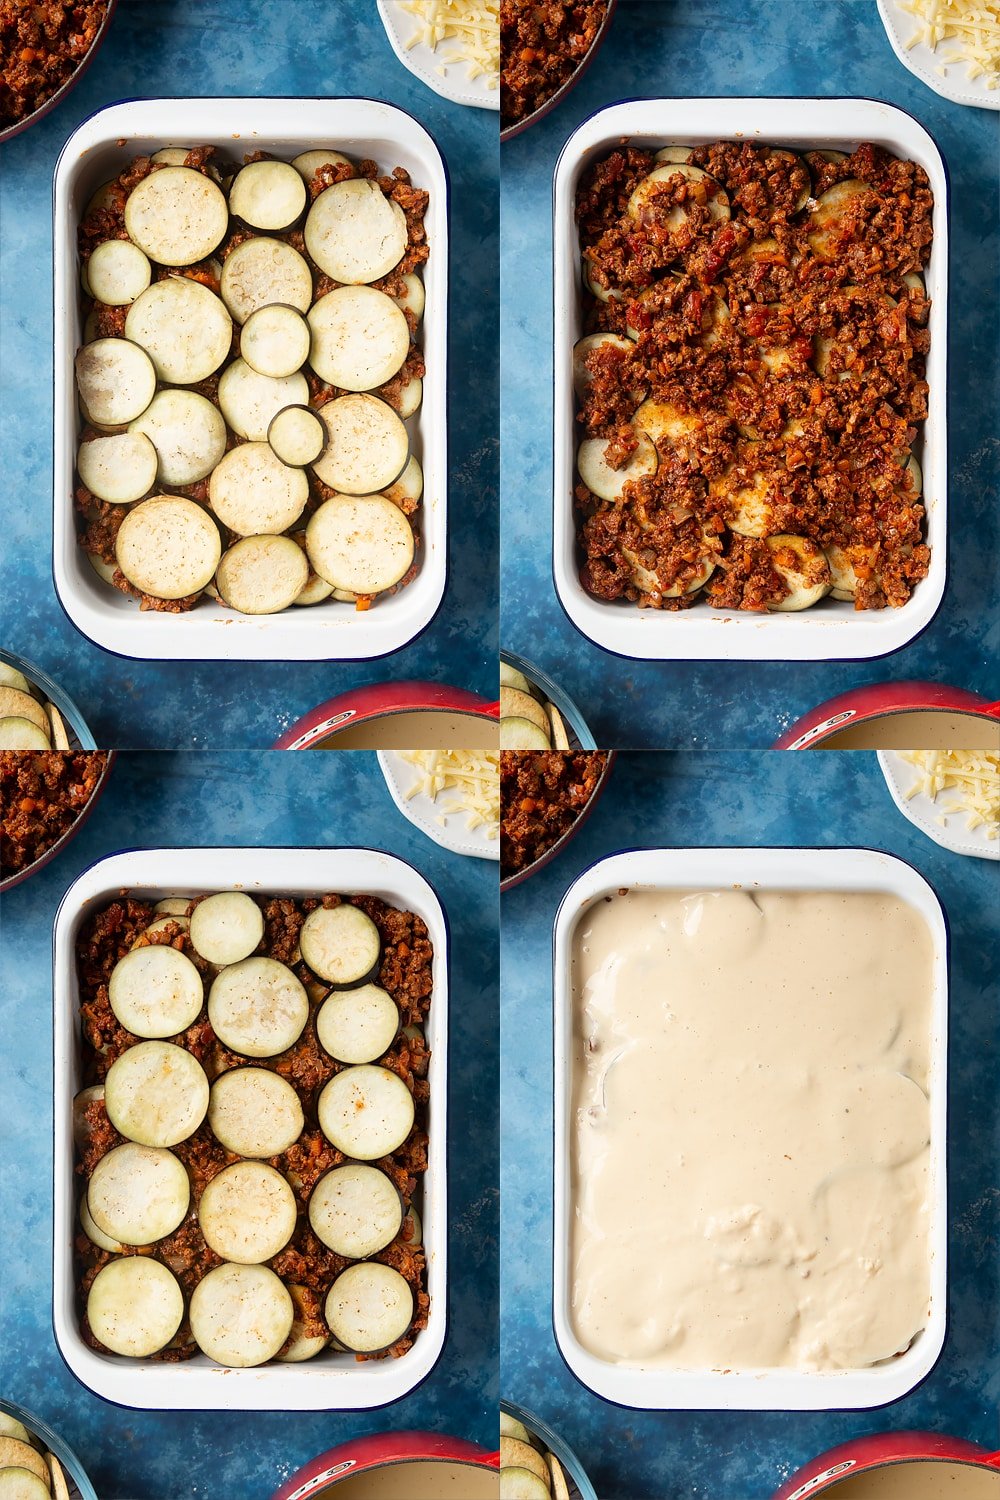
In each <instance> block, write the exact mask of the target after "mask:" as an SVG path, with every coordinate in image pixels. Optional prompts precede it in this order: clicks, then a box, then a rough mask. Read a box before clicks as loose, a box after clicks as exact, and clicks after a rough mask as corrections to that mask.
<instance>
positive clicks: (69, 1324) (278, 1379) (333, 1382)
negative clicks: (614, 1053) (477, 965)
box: [52, 849, 448, 1411]
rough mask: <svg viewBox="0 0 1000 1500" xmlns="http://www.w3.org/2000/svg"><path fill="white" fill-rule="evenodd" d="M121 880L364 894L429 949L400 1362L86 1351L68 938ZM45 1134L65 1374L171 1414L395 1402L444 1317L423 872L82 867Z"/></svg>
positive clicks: (139, 855) (285, 863) (426, 1358)
mask: <svg viewBox="0 0 1000 1500" xmlns="http://www.w3.org/2000/svg"><path fill="white" fill-rule="evenodd" d="M124 889H127V890H128V891H129V892H130V893H131V894H132V895H134V896H136V897H138V898H140V899H143V900H147V899H148V900H150V901H158V900H159V899H160V898H161V897H163V896H166V895H187V896H194V895H201V894H203V893H205V892H212V891H219V890H223V891H225V890H246V891H253V892H257V891H259V892H262V893H264V894H267V895H287V896H308V895H319V894H322V893H325V892H327V891H341V892H364V893H366V894H369V895H375V896H381V897H382V898H383V899H384V900H385V901H389V902H391V903H392V904H393V905H395V906H398V907H401V908H404V909H405V910H407V911H413V912H416V913H417V914H418V915H419V916H421V917H423V919H424V921H425V922H426V923H427V927H428V930H429V933H430V938H431V942H432V943H433V945H434V968H433V979H434V991H433V997H432V1001H431V1007H430V1010H429V1011H428V1014H427V1023H426V1027H425V1030H426V1035H427V1044H428V1046H429V1048H430V1050H431V1063H430V1070H429V1073H428V1078H429V1081H430V1096H431V1097H430V1107H429V1112H428V1137H429V1142H430V1145H429V1159H428V1168H427V1172H426V1174H425V1176H424V1179H423V1185H422V1199H421V1200H420V1201H419V1204H418V1206H419V1208H420V1213H421V1218H422V1221H423V1237H424V1247H425V1251H426V1256H427V1290H428V1292H429V1294H430V1301H431V1305H430V1319H429V1322H428V1324H427V1327H426V1328H424V1329H423V1330H422V1331H421V1332H420V1333H419V1334H418V1335H417V1336H416V1338H415V1340H414V1343H413V1347H412V1349H410V1350H409V1351H408V1353H406V1354H405V1355H404V1356H403V1357H402V1358H401V1359H384V1360H367V1361H365V1362H363V1363H360V1364H359V1363H358V1362H357V1361H356V1360H355V1359H354V1356H353V1355H350V1354H337V1355H334V1354H330V1353H326V1354H323V1355H319V1356H318V1357H317V1358H316V1359H313V1360H306V1361H305V1362H304V1363H302V1364H268V1365H260V1366H258V1367H256V1368H253V1369H240V1370H236V1369H224V1368H223V1367H222V1366H220V1365H217V1364H215V1363H213V1361H212V1360H210V1359H208V1358H207V1357H206V1356H205V1355H204V1354H198V1355H196V1356H195V1357H194V1358H193V1359H190V1360H185V1361H181V1362H180V1363H179V1364H159V1363H157V1362H156V1361H154V1360H141V1359H125V1358H122V1357H121V1356H120V1355H114V1354H98V1353H97V1352H96V1351H95V1350H93V1349H89V1348H88V1347H87V1345H86V1344H85V1343H84V1341H83V1339H82V1337H81V1335H80V1324H79V1315H78V1313H77V1309H76V1293H75V1286H74V1280H75V1278H74V1270H73V1236H74V1233H75V1226H76V1198H77V1190H78V1187H79V1182H78V1179H76V1177H75V1175H74V1171H73V1162H74V1153H73V1122H72V1105H73V1096H74V1095H75V1094H76V1093H77V1092H78V1091H79V1090H80V1089H81V1088H82V1087H83V1082H82V1061H83V1059H82V1045H81V1035H80V1022H79V1004H80V996H79V986H78V983H77V974H76V956H75V952H74V945H75V941H76V935H77V933H78V931H79V929H80V927H81V926H82V924H83V922H84V921H85V920H86V918H87V917H88V916H89V915H90V913H91V912H92V911H93V910H94V909H95V908H97V907H100V906H102V905H104V904H105V903H107V902H109V901H112V900H113V899H114V898H115V897H117V896H118V895H119V894H120V892H121V891H122V890H124ZM53 1001H54V1063H55V1067H54V1072H55V1081H54V1086H55V1140H54V1150H53V1160H54V1193H53V1220H54V1222H53V1253H52V1274H53V1286H52V1320H53V1327H54V1329H55V1336H56V1343H57V1344H58V1346H59V1350H60V1353H61V1354H62V1356H63V1359H64V1360H65V1361H66V1363H67V1364H68V1365H69V1368H70V1369H71V1370H72V1372H73V1374H74V1375H75V1376H76V1377H77V1379H79V1380H81V1381H82V1382H83V1384H84V1385H85V1386H87V1387H88V1388H89V1389H90V1390H92V1391H95V1392H96V1393H97V1395H99V1396H103V1397H104V1398H105V1400H108V1401H117V1402H119V1403H120V1404H121V1405H122V1406H134V1407H140V1408H144V1409H149V1410H177V1411H192V1410H198V1411H215V1410H222V1409H228V1410H234V1411H357V1410H362V1409H366V1408H368V1407H373V1406H383V1405H384V1404H385V1403H386V1402H388V1401H397V1400H398V1399H399V1398H400V1397H401V1396H405V1395H406V1393H407V1392H408V1391H411V1390H412V1389H413V1388H414V1386H416V1385H418V1384H419V1383H420V1381H421V1380H423V1379H424V1377H425V1376H426V1375H428V1374H429V1373H430V1371H431V1369H432V1368H433V1366H434V1364H435V1363H436V1361H437V1358H438V1355H439V1354H440V1353H441V1350H442V1348H443V1346H444V1336H445V1323H446V1319H447V1308H446V1302H447V1247H448V1222H447V1216H448V1208H447V1189H446V1162H447V1151H446V1130H447V1102H448V925H447V919H446V917H445V913H444V910H443V909H442V906H441V903H440V902H439V900H438V898H437V896H436V895H435V893H434V891H433V889H432V887H431V886H430V885H429V884H428V882H427V881H426V880H425V879H424V877H423V876H422V875H420V874H418V872H417V871H416V870H415V869H414V868H413V867H412V866H411V865H409V864H407V863H406V862H405V861H404V860H402V859H397V858H396V856H395V855H392V854H383V853H382V852H380V851H378V850H375V849H132V850H127V851H126V852H125V853H123V854H114V855H112V856H111V857H110V858H109V859H102V860H100V861H98V863H97V864H95V865H91V867H90V869H89V870H85V871H84V872H83V874H82V875H81V876H80V877H79V878H78V879H77V880H75V881H74V882H73V884H72V885H71V886H70V888H69V890H68V891H67V892H66V894H65V896H64V897H63V899H62V903H61V905H60V907H59V911H58V913H57V915H56V921H55V930H54V934H53Z"/></svg>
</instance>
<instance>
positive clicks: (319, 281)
mask: <svg viewBox="0 0 1000 1500" xmlns="http://www.w3.org/2000/svg"><path fill="white" fill-rule="evenodd" d="M0 4H2V0H0ZM265 156H266V153H265V152H263V151H252V152H248V153H247V154H246V155H245V156H244V157H243V161H242V162H241V163H240V165H242V164H243V163H245V162H251V161H260V160H262V159H264V157H265ZM184 164H185V166H188V167H192V168H193V169H194V170H195V171H199V172H203V173H205V174H206V175H210V174H211V172H212V171H213V170H216V171H218V170H220V169H225V170H228V167H227V166H226V163H224V162H223V161H221V159H219V156H218V152H217V149H216V147H215V146H194V147H192V149H191V150H190V151H189V152H188V154H187V156H186V158H185V163H184ZM161 165H162V164H161V163H158V162H154V161H151V160H150V158H149V157H148V156H137V157H135V158H133V160H132V161H131V162H130V163H129V165H128V166H127V167H126V168H125V169H124V170H123V171H122V172H120V173H119V175H118V176H117V177H116V178H115V179H114V182H113V183H112V185H111V186H110V189H109V201H108V203H107V204H106V206H105V207H103V208H95V209H93V210H92V211H91V212H90V213H89V214H87V215H86V216H85V218H84V219H83V220H82V222H81V223H80V226H79V228H78V230H77V245H78V249H79V254H80V260H81V263H82V264H83V265H84V266H85V265H86V263H87V261H88V260H89V259H90V257H91V255H92V254H93V252H94V250H95V249H96V247H97V246H98V245H99V244H101V243H102V241H104V240H116V239H117V240H127V239H128V232H127V230H126V228H125V203H126V200H127V199H128V195H129V193H130V192H131V191H132V189H133V188H134V187H135V186H136V185H137V184H138V183H140V182H141V181H142V180H143V178H144V177H148V176H149V174H150V173H151V172H156V171H159V170H160V167H161ZM352 176H358V177H364V178H367V179H368V181H370V182H377V183H378V185H379V187H380V189H381V190H382V192H383V193H384V194H385V196H386V197H387V198H392V199H393V200H394V202H396V203H398V204H399V206H400V208H401V209H402V210H403V214H404V216H405V218H406V229H407V245H406V250H405V252H404V254H403V258H402V260H401V261H400V262H399V265H398V266H396V267H395V268H394V269H393V270H392V271H390V272H389V274H388V275H387V276H383V277H382V278H381V280H379V281H373V282H372V286H374V287H376V288H377V289H378V290H379V291H381V292H385V293H386V295H387V296H390V297H398V296H401V295H402V294H403V291H404V290H405V289H404V286H403V278H404V276H406V275H407V274H408V273H409V272H411V271H415V270H417V269H419V267H420V266H422V265H423V263H424V262H425V261H426V260H427V258H428V253H429V252H428V247H427V233H426V229H425V227H424V218H425V216H426V213H427V205H428V203H429V201H430V195H429V194H428V193H427V192H425V191H424V190H423V189H422V188H415V187H414V186H413V184H412V183H411V182H410V176H409V173H408V172H407V171H406V170H405V168H403V167H394V168H393V170H392V172H391V173H388V174H386V173H383V172H382V171H381V169H380V168H379V166H378V163H377V162H374V161H371V160H368V159H365V160H364V161H360V162H358V163H357V164H356V166H355V167H354V168H351V167H350V166H346V165H344V164H336V165H330V166H326V167H322V168H321V169H320V171H319V172H318V173H317V174H316V177H315V179H314V180H313V181H312V182H311V183H310V184H309V192H310V194H311V197H312V198H316V197H318V195H319V193H320V192H322V190H323V189H324V188H327V187H332V186H333V185H334V184H335V183H337V182H342V181H344V180H345V179H346V178H348V177H352ZM254 237H255V235H254V231H253V230H251V229H247V228H246V227H245V226H243V225H241V224H238V223H237V222H236V221H235V220H234V221H231V223H230V230H229V233H228V235H227V236H226V238H225V239H224V240H223V242H222V244H221V245H220V247H219V249H218V250H217V251H216V252H215V254H214V255H213V256H212V257H210V258H209V259H208V260H207V261H202V262H199V263H198V264H197V265H193V266H183V267H167V266H155V265H154V267H153V280H154V281H162V280H164V279H165V278H167V277H170V276H178V275H179V276H187V277H189V278H190V279H191V280H192V281H200V282H201V283H202V284H203V285H204V286H207V287H208V288H209V290H210V291H212V292H215V293H216V294H218V291H219V277H218V269H219V263H221V262H224V261H225V260H226V258H227V256H229V255H231V254H232V252H233V251H234V250H235V249H236V247H237V246H238V245H241V244H243V242H244V241H245V240H248V239H253V238H254ZM267 237H268V238H270V239H276V240H285V241H286V242H287V243H288V244H289V245H291V246H292V247H293V248H294V249H295V250H297V251H298V252H299V254H300V255H301V256H302V257H303V259H304V260H305V261H306V263H307V264H308V266H309V269H310V271H311V272H312V277H313V304H314V305H315V303H317V302H318V301H319V299H320V298H321V297H324V296H325V295H326V294H327V292H330V291H333V289H334V288H335V287H336V286H338V285H339V284H340V283H339V282H336V281H333V280H332V279H331V278H330V277H329V276H326V275H324V273H323V272H322V271H320V269H319V267H318V266H317V265H316V264H315V262H314V261H313V260H312V258H311V256H310V255H309V253H308V251H307V250H306V247H305V240H304V237H303V233H302V229H301V228H296V229H290V230H288V231H286V232H285V233H277V232H272V231H268V236H267ZM127 313H128V308H127V307H106V306H105V305H104V304H103V303H100V302H95V301H93V300H92V299H91V298H87V297H85V298H84V302H83V315H84V318H86V317H88V316H89V315H90V314H93V315H94V319H95V322H94V335H93V336H94V337H95V338H123V337H124V335H125V318H126V316H127ZM406 319H407V322H408V324H409V327H410V351H409V354H408V355H407V358H406V361H405V363H404V365H403V368H402V370H401V371H400V372H399V374H398V375H396V376H395V377H394V379H393V380H391V381H389V382H388V384H387V385H384V386H381V387H380V388H378V389H377V390H376V391H375V392H374V393H373V394H375V395H377V396H381V397H382V399H383V400H385V401H387V402H388V403H389V405H390V406H392V407H394V408H396V409H397V410H398V407H399V398H400V394H401V392H402V388H403V385H404V384H405V382H406V381H407V380H409V379H413V378H420V379H423V377H424V374H425V373H426V369H425V364H424V356H423V351H422V350H421V349H420V347H419V346H418V345H417V344H416V342H415V339H416V333H417V326H418V325H417V319H416V318H415V317H414V316H413V315H412V313H409V312H408V313H407V314H406ZM239 338H240V330H239V328H238V327H237V325H236V324H235V323H234V324H233V346H232V351H231V356H230V357H232V358H235V357H236V356H237V355H238V354H239ZM220 373H221V371H220V372H218V373H216V374H215V375H212V376H210V377H209V378H208V380H204V381H202V382H201V383H200V384H199V385H193V386H191V387H189V389H191V390H193V391H197V392H198V394H199V395H202V396H205V397H206V398H207V399H208V400H209V401H211V402H212V404H213V406H216V407H218V406H219V398H218V387H219V374H220ZM304 373H305V375H306V379H307V382H308V384H309V393H310V394H309V403H310V405H311V406H313V407H316V408H319V407H321V406H323V405H324V404H325V403H326V402H327V401H331V400H333V398H334V397H336V396H343V395H346V394H347V392H345V391H342V390H339V389H337V388H336V387H333V386H328V385H324V384H323V382H322V381H321V380H319V379H318V378H317V377H316V376H315V375H314V374H313V372H312V371H311V370H308V369H306V370H305V371H304ZM220 410H221V408H220ZM226 432H227V441H226V449H227V451H228V450H229V449H230V448H234V447H236V445H237V444H238V443H241V442H244V441H245V439H243V438H241V437H239V436H238V435H237V434H236V433H234V432H233V431H232V430H231V429H230V428H229V427H228V426H227V428H226ZM100 435H101V434H100V433H99V432H97V431H96V430H95V429H94V428H90V427H84V428H83V430H82V432H81V434H80V441H81V442H87V441H88V440H90V439H91V438H96V437H99V436H100ZM305 473H306V476H307V478H308V480H309V498H308V500H307V501H306V505H305V508H304V510H303V511H302V514H301V515H300V516H299V517H298V519H297V520H296V521H295V523H294V526H293V528H292V531H293V532H299V531H303V530H304V529H305V526H306V523H307V522H308V520H309V517H310V516H311V515H312V513H313V511H315V510H316V508H317V507H318V506H319V505H321V504H322V503H323V501H324V500H326V499H329V497H330V496H331V495H332V494H333V493H334V492H333V490H331V489H330V488H329V487H328V486H326V485H324V484H323V482H322V481H321V480H320V479H318V478H317V477H316V475H315V474H314V473H313V472H312V470H311V469H307V470H305ZM150 493H156V494H158V495H160V494H165V495H184V496H185V497H186V498H187V499H189V500H195V501H197V502H198V504H200V505H204V506H205V507H206V509H209V510H211V503H210V501H209V497H208V479H204V480H201V481H200V482H199V483H198V484H194V485H176V484H175V485H167V484H162V483H160V482H159V481H157V482H156V484H155V486H154V489H153V491H151V492H150ZM143 498H144V499H146V498H148V496H144V497H143ZM135 503H136V504H140V503H141V501H136V502H135ZM396 503H397V504H399V507H400V509H401V510H402V511H404V512H405V514H406V515H407V517H408V518H409V520H410V524H411V526H412V527H413V533H414V537H413V539H414V543H415V548H416V554H415V558H414V562H413V565H412V567H411V568H410V570H409V572H408V573H407V574H406V575H405V577H403V578H401V579H400V581H399V582H398V583H397V584H395V585H394V586H393V587H392V588H390V589H385V590H383V591H382V592H381V593H380V594H378V595H372V596H366V595H359V596H358V598H357V601H356V603H355V608H356V609H357V610H366V609H369V608H371V607H372V605H373V604H375V603H377V602H378V600H380V599H388V598H390V597H391V596H392V595H393V594H396V593H398V592H399V590H400V589H403V588H405V587H406V585H407V584H408V583H410V582H411V581H412V580H413V579H414V578H415V577H416V575H417V572H418V571H419V561H418V559H419V555H420V545H421V538H420V528H419V520H418V518H417V516H416V514H415V513H416V512H417V511H418V510H419V508H420V502H419V501H409V500H407V501H403V500H399V501H397V502H396ZM74 507H75V510H76V512H77V538H78V541H79V543H80V545H81V546H82V547H83V549H84V550H85V551H86V552H88V553H89V554H90V555H91V556H92V557H95V558H98V559H99V560H100V561H101V562H103V563H106V564H107V565H108V566H109V567H111V568H114V570H115V571H114V575H113V577H112V578H111V580H110V582H111V583H112V584H113V586H114V587H115V588H116V589H119V590H120V591H121V593H123V594H127V595H128V596H129V598H132V599H137V600H138V601H139V608H140V609H141V610H158V611H160V612H161V613H165V614H184V613H186V612H187V611H188V610H191V609H194V608H195V607H196V606H197V605H198V603H199V602H200V601H201V600H202V599H203V598H204V597H205V596H204V595H203V594H191V595H188V596H187V597H186V598H183V599H160V598H158V597H157V596H156V595H154V594H146V593H143V592H142V591H141V590H140V589H137V588H135V587H134V586H133V585H132V584H131V583H129V581H128V579H127V578H126V577H125V575H124V574H123V573H122V572H121V570H120V569H119V568H118V566H117V558H116V556H115V538H116V536H117V534H118V529H119V527H120V526H121V524H122V522H123V521H124V519H125V517H126V515H127V514H128V512H129V511H130V510H131V509H133V506H132V505H118V504H111V503H109V502H108V501H105V500H99V499H98V498H97V496H96V495H93V494H91V492H90V490H88V489H87V487H86V486H85V485H84V484H83V483H82V482H81V480H80V477H79V474H77V475H76V489H75V492H74ZM218 525H219V530H220V532H221V534H222V550H223V552H225V551H226V550H227V548H229V547H231V546H232V545H233V544H234V543H235V542H237V541H239V539H240V538H239V536H238V535H237V534H236V533H235V532H232V531H230V530H229V528H228V527H226V526H224V525H223V524H222V523H221V522H218Z"/></svg>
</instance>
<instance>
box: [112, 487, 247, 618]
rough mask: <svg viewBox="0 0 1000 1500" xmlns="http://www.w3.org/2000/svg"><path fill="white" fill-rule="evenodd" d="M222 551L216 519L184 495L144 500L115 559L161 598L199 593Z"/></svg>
mask: <svg viewBox="0 0 1000 1500" xmlns="http://www.w3.org/2000/svg"><path fill="white" fill-rule="evenodd" d="M221 553H222V540H221V538H220V536H219V528H218V527H217V526H216V524H215V522H214V521H213V520H212V517H211V516H210V515H209V514H208V512H207V511H206V510H204V509H203V508H202V506H200V505H196V504H195V502H194V501H193V500H186V499H184V498H183V496H181V495H152V496H150V498H149V499H148V500H142V501H140V503H139V504H138V505H137V506H136V507H135V509H134V510H130V511H129V513H128V515H127V516H126V517H125V519H124V521H123V522H122V524H121V526H120V527H119V530H118V535H117V537H116V539H115V557H116V558H117V560H118V566H119V568H120V569H121V571H122V573H123V574H124V575H125V577H126V578H127V579H128V581H129V583H131V584H132V586H133V587H134V588H137V589H139V590H140V591H141V592H142V593H144V594H151V595H153V596H154V597H155V598H158V599H184V598H187V597H188V595H190V594H197V593H199V592H200V591H201V589H203V588H204V587H205V585H206V584H207V583H209V582H210V581H211V579H212V575H213V574H214V572H215V570H216V568H217V567H218V564H219V557H220V556H221Z"/></svg>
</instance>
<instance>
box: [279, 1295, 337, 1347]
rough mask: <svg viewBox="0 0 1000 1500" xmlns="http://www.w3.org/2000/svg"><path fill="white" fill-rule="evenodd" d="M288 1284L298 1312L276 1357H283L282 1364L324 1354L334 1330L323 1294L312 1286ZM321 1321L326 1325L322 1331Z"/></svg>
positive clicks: (323, 1325)
mask: <svg viewBox="0 0 1000 1500" xmlns="http://www.w3.org/2000/svg"><path fill="white" fill-rule="evenodd" d="M286 1285H287V1287H288V1295H289V1296H290V1297H291V1299H292V1306H293V1307H294V1309H295V1316H294V1318H293V1320H292V1332H291V1337H290V1340H289V1343H288V1345H287V1346H286V1348H284V1349H283V1350H282V1351H281V1353H280V1354H278V1355H276V1356H275V1358H277V1359H279V1360H280V1361H281V1363H282V1364H288V1365H297V1364H301V1363H302V1361H303V1360H306V1359H315V1358H316V1355H317V1354H322V1352H323V1350H324V1349H325V1348H326V1346H327V1344H329V1342H330V1330H329V1329H328V1328H327V1327H326V1323H325V1322H324V1320H323V1314H322V1312H321V1310H320V1309H321V1307H322V1302H321V1299H320V1297H319V1294H318V1293H317V1292H314V1291H312V1289H311V1288H310V1287H305V1286H296V1284H295V1283H294V1282H292V1281H290V1282H287V1283H286ZM317 1321H318V1322H319V1323H320V1324H321V1328H322V1331H321V1332H319V1333H317V1332H316V1331H315V1325H316V1322H317Z"/></svg>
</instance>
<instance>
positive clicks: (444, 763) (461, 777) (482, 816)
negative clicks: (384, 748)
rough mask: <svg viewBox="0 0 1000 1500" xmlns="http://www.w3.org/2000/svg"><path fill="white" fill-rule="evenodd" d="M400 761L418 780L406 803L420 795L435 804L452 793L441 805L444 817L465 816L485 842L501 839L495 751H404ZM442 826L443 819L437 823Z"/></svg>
mask: <svg viewBox="0 0 1000 1500" xmlns="http://www.w3.org/2000/svg"><path fill="white" fill-rule="evenodd" d="M402 754H403V759H404V760H407V761H409V763H410V764H411V765H412V766H416V767H417V769H418V771H419V773H420V774H419V776H418V778H417V780H416V781H415V782H414V783H413V785H412V786H411V787H410V788H409V789H408V790H407V792H406V800H407V801H409V800H410V798H411V797H416V796H417V795H418V794H419V793H421V792H423V794H424V795H425V796H427V797H430V799H431V801H432V802H435V801H436V800H437V798H438V795H439V794H440V793H441V792H454V793H455V796H454V797H452V799H451V800H450V801H449V802H442V803H441V811H442V812H443V813H446V814H447V813H453V812H461V813H465V814H466V826H467V827H468V828H469V829H470V830H472V829H475V828H481V829H482V830H483V835H484V837H485V838H487V839H495V838H498V837H499V835H500V754H499V751H497V750H485V751H479V750H404V751H403V752H402ZM437 821H438V823H439V824H441V826H442V827H443V826H444V819H443V818H441V817H439V818H438V819H437Z"/></svg>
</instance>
